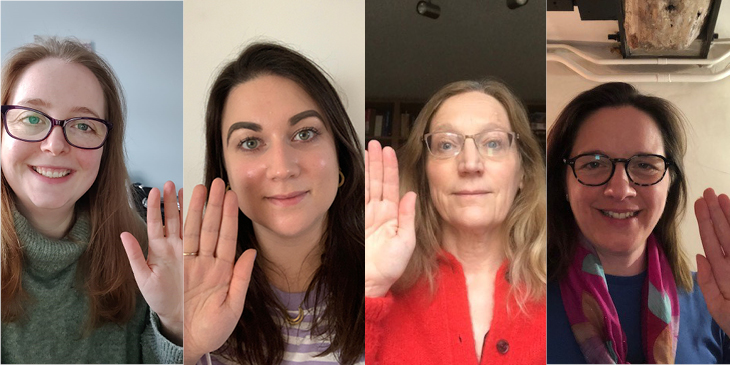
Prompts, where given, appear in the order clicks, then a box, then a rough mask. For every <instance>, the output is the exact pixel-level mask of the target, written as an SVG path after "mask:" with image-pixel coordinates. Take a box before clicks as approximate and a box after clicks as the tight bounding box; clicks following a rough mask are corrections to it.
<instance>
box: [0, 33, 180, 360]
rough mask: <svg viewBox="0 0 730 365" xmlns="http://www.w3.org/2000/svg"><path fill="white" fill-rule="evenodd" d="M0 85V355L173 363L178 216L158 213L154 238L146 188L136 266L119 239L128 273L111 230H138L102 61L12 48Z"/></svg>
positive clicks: (70, 49) (120, 122) (59, 47)
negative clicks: (164, 217) (147, 221)
mask: <svg viewBox="0 0 730 365" xmlns="http://www.w3.org/2000/svg"><path fill="white" fill-rule="evenodd" d="M2 85H3V86H2V124H3V134H2V220H3V222H2V223H3V224H2V361H3V362H9V363H48V362H52V363H77V362H81V363H91V362H105V363H129V362H131V363H139V362H149V363H159V362H167V363H169V362H179V361H180V360H181V359H182V348H181V347H180V346H178V345H177V344H181V339H182V311H181V309H182V308H180V307H181V306H180V304H179V299H180V297H181V294H182V290H181V289H182V288H180V285H175V284H177V283H178V282H179V278H180V277H181V274H182V273H181V272H180V269H181V266H182V263H181V262H180V261H181V259H182V258H181V257H179V253H176V252H175V247H180V246H181V245H182V242H181V239H180V235H179V234H178V231H179V229H178V228H177V227H179V225H180V224H179V218H178V214H177V213H176V209H172V208H170V209H168V217H167V231H168V237H165V236H164V234H163V233H162V225H161V221H160V216H159V215H160V213H159V199H160V197H159V196H160V194H159V191H158V190H157V189H155V190H154V192H153V193H151V196H150V210H149V211H150V213H149V214H150V215H149V217H150V218H155V220H152V219H151V221H150V225H149V228H150V231H149V240H148V241H144V243H145V245H146V244H147V243H149V254H148V260H147V261H146V262H145V258H144V255H143V254H142V248H141V247H140V245H139V244H138V243H137V241H136V240H135V239H134V238H133V236H132V235H131V234H130V233H125V234H124V235H122V239H123V241H124V247H125V248H126V249H127V252H128V253H129V255H130V256H129V262H130V263H131V266H132V269H133V270H130V266H129V264H128V261H127V260H128V258H126V257H125V252H124V250H123V249H122V245H120V244H119V243H120V242H119V236H120V234H122V233H123V232H124V231H129V232H131V233H132V234H133V235H134V236H137V237H139V238H144V237H145V236H147V235H146V234H145V231H146V229H145V226H144V223H143V222H142V221H141V220H140V219H139V217H138V216H137V215H136V212H135V211H134V210H133V209H132V208H131V206H130V204H129V202H130V199H129V195H128V192H127V189H126V186H127V183H128V177H127V170H126V167H125V165H124V151H123V140H124V122H125V121H124V103H123V97H122V94H121V86H120V85H119V82H118V81H117V78H116V77H115V76H114V73H113V71H112V69H111V67H109V65H108V64H107V63H106V62H105V61H104V60H102V59H101V58H100V57H99V56H98V55H96V54H95V53H93V52H91V51H89V50H87V49H86V48H85V47H84V46H83V45H81V44H80V43H78V42H76V41H72V40H56V39H51V40H48V41H45V42H43V43H38V44H29V45H26V46H24V47H21V48H19V49H17V50H16V51H15V52H14V53H13V54H12V56H11V57H10V58H9V60H8V61H7V63H6V64H5V65H4V67H3V73H2ZM54 118H57V119H54ZM56 127H58V128H56ZM174 190H175V187H174V185H172V184H167V185H166V186H165V201H166V205H168V206H169V205H170V204H175V196H174V195H175V191H174ZM135 278H136V279H137V282H138V284H139V291H138V289H137V285H136V284H135ZM162 288H165V289H164V290H162ZM140 292H141V294H142V295H143V296H144V299H143V298H140V297H139V293H140ZM145 300H146V301H147V303H149V304H150V307H148V305H147V303H146V302H145ZM150 309H151V311H150ZM28 344H34V345H33V346H38V348H35V347H33V346H32V347H30V348H29V347H28V346H29V345H28Z"/></svg>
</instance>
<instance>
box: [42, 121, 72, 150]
mask: <svg viewBox="0 0 730 365" xmlns="http://www.w3.org/2000/svg"><path fill="white" fill-rule="evenodd" d="M70 150H71V145H70V144H68V142H67V141H66V137H65V136H64V135H63V128H62V127H61V126H54V127H52V128H51V134H49V135H48V137H47V138H46V139H44V140H42V141H41V151H44V152H48V153H50V154H52V155H54V156H56V155H60V154H63V153H66V152H68V151H70Z"/></svg>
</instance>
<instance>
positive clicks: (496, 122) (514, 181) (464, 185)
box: [426, 92, 522, 230]
mask: <svg viewBox="0 0 730 365" xmlns="http://www.w3.org/2000/svg"><path fill="white" fill-rule="evenodd" d="M493 130H499V131H504V132H512V129H511V126H510V122H509V118H508V116H507V111H506V110H505V109H504V107H503V106H502V104H500V103H499V102H498V101H497V100H496V99H495V98H493V97H492V96H489V95H486V94H484V93H481V92H467V93H463V94H459V95H456V96H453V97H451V98H449V99H447V100H446V101H445V102H444V103H443V104H442V105H441V107H440V108H439V110H438V111H437V112H436V114H435V115H434V116H433V118H432V119H431V128H430V130H429V132H430V133H434V132H452V133H457V134H463V135H474V134H477V133H481V132H485V131H493ZM516 144H517V142H516V141H515V142H513V143H512V146H511V147H505V148H507V149H508V150H507V151H506V152H504V154H503V155H501V156H498V157H496V156H495V157H485V156H482V155H481V154H480V152H479V151H477V148H476V144H475V143H474V140H473V139H471V138H469V139H466V140H464V146H463V148H462V150H461V152H460V153H459V154H458V155H456V156H454V157H450V158H445V159H437V158H434V157H433V156H432V155H431V154H430V153H429V152H426V153H429V155H428V160H427V163H426V174H427V177H428V182H429V185H430V189H431V199H432V201H433V204H434V207H435V208H436V210H437V211H438V213H439V215H440V216H441V218H442V219H443V222H444V223H445V224H448V225H451V226H454V227H459V228H466V229H477V230H479V229H494V228H497V227H499V226H501V224H502V223H503V222H504V220H505V218H506V217H507V214H508V213H509V210H510V207H511V206H512V202H513V201H514V198H515V195H516V194H517V190H518V189H519V187H520V185H521V181H522V170H521V166H520V157H519V153H518V150H517V146H516Z"/></svg>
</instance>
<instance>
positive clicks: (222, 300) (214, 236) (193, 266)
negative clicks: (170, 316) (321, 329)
mask: <svg viewBox="0 0 730 365" xmlns="http://www.w3.org/2000/svg"><path fill="white" fill-rule="evenodd" d="M205 190H206V189H205V187H204V186H202V185H198V186H196V187H195V189H194V190H193V195H192V198H191V200H190V209H189V211H188V217H187V220H186V221H185V248H184V252H186V256H185V258H184V259H185V321H184V323H185V363H186V364H188V363H195V362H196V361H197V360H198V359H199V358H200V357H201V356H202V355H203V354H205V353H206V352H211V351H213V350H216V349H218V348H219V347H221V346H222V345H223V343H224V342H225V341H226V339H227V338H228V337H229V336H230V335H231V333H232V332H233V329H234V328H235V326H236V324H237V323H238V321H239V318H240V317H241V313H243V305H244V301H245V299H246V291H247V290H248V284H249V282H250V279H251V270H252V269H253V264H254V260H255V258H256V251H254V250H247V251H246V252H244V253H243V254H242V255H241V257H240V258H239V259H238V261H237V262H235V255H236V237H237V236H238V202H237V199H236V194H235V193H234V192H232V191H228V192H225V188H224V184H223V181H222V180H220V179H216V180H215V181H213V184H212V185H211V188H210V198H209V199H208V205H207V208H206V209H205V217H203V207H204V205H205V194H206V191H205ZM191 253H197V255H194V254H193V255H191ZM234 262H235V265H234Z"/></svg>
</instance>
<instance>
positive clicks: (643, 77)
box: [545, 54, 730, 83]
mask: <svg viewBox="0 0 730 365" xmlns="http://www.w3.org/2000/svg"><path fill="white" fill-rule="evenodd" d="M545 60H546V61H548V62H550V61H552V62H559V63H562V64H563V65H565V66H567V67H568V68H570V69H571V70H573V71H574V72H575V73H577V74H578V75H580V76H582V77H583V78H585V79H587V80H591V81H596V82H602V83H603V82H613V81H624V82H712V81H718V80H722V79H724V78H726V77H728V76H730V68H726V69H725V70H723V71H722V72H720V73H716V74H708V75H686V74H671V73H654V74H649V73H643V74H614V75H599V74H596V73H593V72H591V71H588V70H586V69H585V68H584V67H583V66H581V65H579V64H578V63H576V62H575V61H573V60H570V59H566V58H564V57H561V56H559V55H556V54H547V55H546V57H545Z"/></svg>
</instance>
